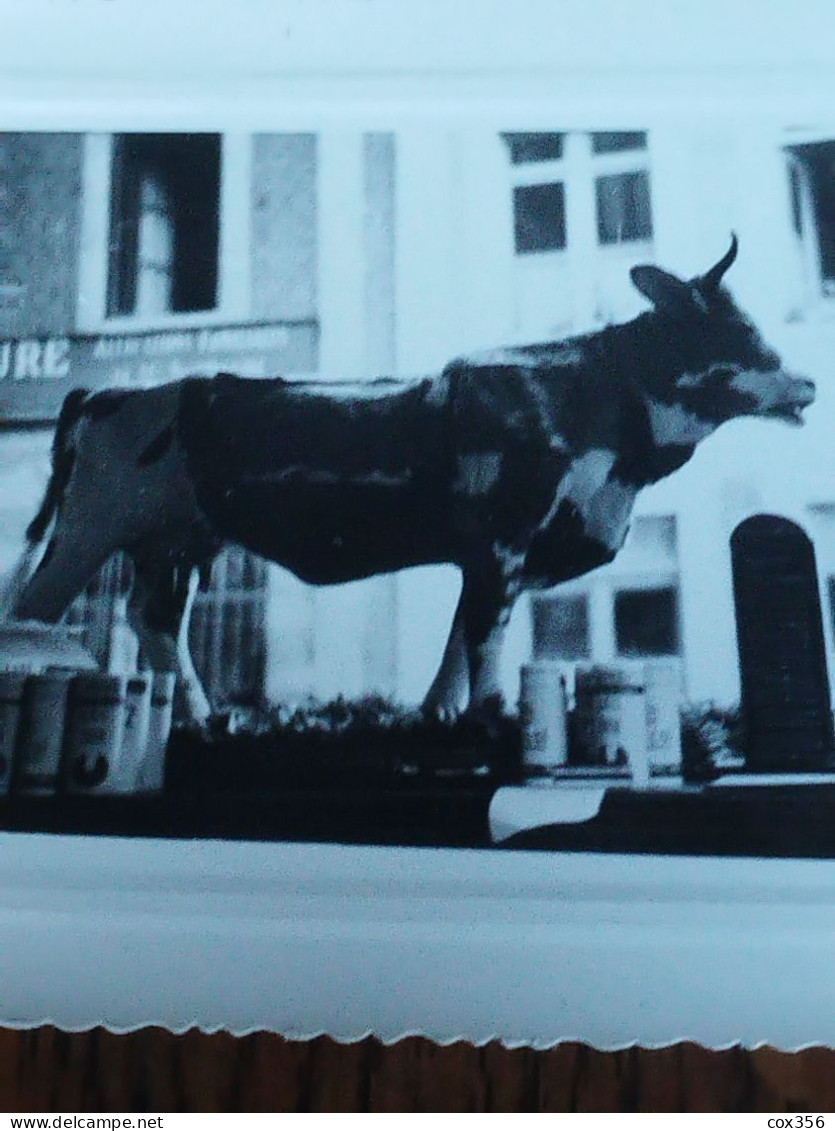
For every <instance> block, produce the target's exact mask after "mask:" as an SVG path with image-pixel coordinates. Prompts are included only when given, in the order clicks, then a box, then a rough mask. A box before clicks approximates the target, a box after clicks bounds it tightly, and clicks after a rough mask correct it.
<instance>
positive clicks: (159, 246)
mask: <svg viewBox="0 0 835 1131" xmlns="http://www.w3.org/2000/svg"><path fill="white" fill-rule="evenodd" d="M113 141H114V144H113V158H112V162H113V164H112V193H111V212H110V237H109V242H108V247H109V267H108V279H107V313H108V315H109V316H114V315H138V316H148V315H155V314H160V313H165V312H178V313H179V312H182V313H185V312H195V311H206V310H212V309H214V307H215V306H216V305H217V297H218V251H219V236H220V231H219V206H220V151H221V147H220V136H219V135H217V134H120V135H117V136H116V137H115V138H114V139H113Z"/></svg>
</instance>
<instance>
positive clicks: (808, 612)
mask: <svg viewBox="0 0 835 1131" xmlns="http://www.w3.org/2000/svg"><path fill="white" fill-rule="evenodd" d="M731 554H732V559H733V576H734V600H735V604H736V630H737V641H738V645H739V664H740V677H741V682H742V710H743V715H744V720H745V728H746V734H747V759H748V768H749V769H751V770H763V771H771V772H773V771H775V770H777V771H779V770H786V771H789V770H823V769H830V768H832V767H833V765H835V759H834V758H833V728H832V712H831V706H830V698H829V679H828V676H827V670H826V652H825V648H824V638H823V620H822V617H821V604H820V592H819V589H818V578H817V570H816V567H815V552H814V549H813V547H812V543H811V541H810V539H809V538H808V537H807V536H806V534H805V533H804V532H803V530H801V528H800V527H799V526H797V525H796V524H795V523H793V522H790V521H789V520H788V519H786V518H782V517H779V516H777V515H764V514H761V515H755V516H754V517H753V518H749V519H747V520H746V521H745V522H742V523H740V525H739V526H738V527H737V528H736V530H735V531H734V532H733V535H732V536H731Z"/></svg>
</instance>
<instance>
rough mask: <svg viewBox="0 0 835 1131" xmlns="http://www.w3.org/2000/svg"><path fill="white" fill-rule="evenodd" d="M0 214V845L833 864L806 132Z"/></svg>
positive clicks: (365, 139) (303, 147) (500, 122)
mask: <svg viewBox="0 0 835 1131" xmlns="http://www.w3.org/2000/svg"><path fill="white" fill-rule="evenodd" d="M0 170H2V187H0V578H2V590H1V591H0V592H1V595H0V602H2V621H0V766H1V767H2V779H0V788H2V797H0V825H2V827H3V829H5V830H7V831H10V832H21V833H53V834H81V835H90V836H94V835H108V836H120V837H121V836H125V837H155V838H159V837H165V838H168V837H170V838H219V839H229V840H250V841H284V842H299V841H302V842H324V843H332V844H336V845H339V844H351V845H390V846H425V847H437V848H456V847H464V848H502V849H505V850H507V851H512V850H517V851H521V850H526V849H527V850H538V851H546V852H547V851H563V852H565V851H568V852H571V851H582V852H601V853H610V852H616V853H633V852H634V853H649V854H653V853H674V854H676V853H687V854H697V855H705V854H706V855H717V856H728V855H730V856H734V855H736V856H753V857H763V856H766V857H769V856H771V857H775V856H776V857H821V858H828V857H832V856H833V855H835V831H833V829H835V824H833V822H832V820H831V815H832V813H833V808H834V807H835V735H833V712H832V686H831V673H832V671H833V661H835V454H833V452H834V451H835V449H833V443H832V429H833V426H834V425H835V399H833V398H834V397H835V392H833V390H835V317H833V315H834V314H835V306H833V303H835V126H832V125H831V124H830V125H827V123H826V122H814V121H813V122H809V123H802V122H798V121H797V120H795V118H793V117H789V116H787V117H786V120H785V121H783V122H779V123H778V122H771V121H769V122H767V123H763V122H757V123H756V124H752V123H751V121H750V120H747V119H740V120H739V121H734V119H733V116H730V117H728V118H726V119H724V120H720V119H718V118H716V117H715V116H714V117H705V119H704V120H698V119H697V118H695V117H694V116H693V115H690V116H689V117H688V118H687V119H686V120H682V121H681V122H676V121H660V122H659V121H657V120H656V121H654V122H641V121H633V120H630V121H628V122H623V121H618V120H616V119H614V118H607V119H602V120H600V121H599V122H598V123H595V125H594V128H589V126H588V125H587V124H585V123H584V124H583V126H582V128H578V127H577V125H576V124H575V123H573V122H572V121H571V120H570V119H568V118H566V119H564V120H563V119H559V118H555V120H554V121H553V122H552V123H549V124H548V125H547V128H546V126H545V125H543V124H542V123H541V122H540V121H539V120H538V121H537V124H536V127H535V128H531V125H530V122H529V121H525V120H524V118H522V120H516V119H514V118H512V117H510V116H504V117H502V116H497V117H496V120H495V121H490V122H489V123H488V122H486V121H484V122H479V121H466V122H458V121H455V120H453V119H446V118H443V117H439V118H437V120H431V119H429V118H426V119H425V120H420V121H418V120H412V119H405V120H403V121H402V122H393V123H392V124H391V126H390V127H386V128H380V127H379V126H377V125H376V124H374V125H370V126H366V125H365V124H364V123H362V122H361V121H360V122H353V121H351V122H350V123H348V122H344V121H339V122H334V123H330V124H326V125H323V126H321V127H320V128H317V129H310V130H307V129H305V130H302V129H293V130H290V129H282V130H273V131H243V130H225V131H218V132H211V131H209V130H201V131H190V132H175V131H172V130H170V129H164V130H163V129H159V130H156V131H155V130H151V129H143V130H142V131H139V132H105V131H86V132H85V131H59V132H40V131H21V132H14V131H11V132H6V133H4V134H3V135H2V137H0Z"/></svg>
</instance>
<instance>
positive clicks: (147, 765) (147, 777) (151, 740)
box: [138, 672, 176, 792]
mask: <svg viewBox="0 0 835 1131" xmlns="http://www.w3.org/2000/svg"><path fill="white" fill-rule="evenodd" d="M175 683H176V677H175V675H174V672H157V673H156V674H155V675H154V676H153V679H152V684H151V699H150V713H149V718H148V737H147V740H146V746H145V753H144V755H143V758H142V761H141V764H140V767H139V783H138V784H139V788H140V789H141V790H147V791H150V792H156V791H158V790H161V789H162V787H163V785H164V784H165V752H166V749H167V746H168V737H169V735H170V733H171V719H172V715H173V711H174V686H175Z"/></svg>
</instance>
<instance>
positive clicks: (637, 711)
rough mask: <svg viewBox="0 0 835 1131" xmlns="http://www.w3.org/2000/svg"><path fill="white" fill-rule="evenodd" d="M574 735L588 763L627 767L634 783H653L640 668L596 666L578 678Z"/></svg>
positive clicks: (579, 669) (583, 671)
mask: <svg viewBox="0 0 835 1131" xmlns="http://www.w3.org/2000/svg"><path fill="white" fill-rule="evenodd" d="M575 694H576V711H575V735H576V741H577V746H578V747H579V754H580V757H581V759H582V761H583V763H584V764H586V765H592V766H611V767H615V766H623V767H624V768H626V767H628V768H629V769H630V770H631V772H632V781H633V784H634V785H635V786H637V787H639V788H640V787H643V786H645V785H646V784H647V782H648V781H649V761H648V756H647V724H646V684H645V681H644V673H643V671H642V670H641V669H640V668H638V667H635V666H626V665H624V666H622V667H621V666H618V667H615V666H614V665H612V666H608V665H606V666H604V665H597V664H596V665H593V666H591V667H586V668H578V670H577V673H576V677H575Z"/></svg>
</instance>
